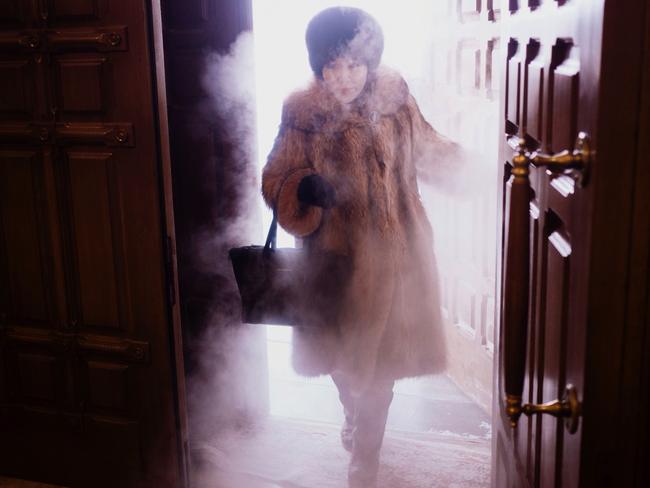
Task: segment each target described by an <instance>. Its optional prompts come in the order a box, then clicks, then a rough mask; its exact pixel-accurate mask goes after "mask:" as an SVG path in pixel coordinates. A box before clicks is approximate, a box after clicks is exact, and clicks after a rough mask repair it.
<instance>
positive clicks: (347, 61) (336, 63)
mask: <svg viewBox="0 0 650 488" xmlns="http://www.w3.org/2000/svg"><path fill="white" fill-rule="evenodd" d="M367 79H368V67H367V66H366V65H365V64H363V63H360V62H359V61H356V60H355V59H352V58H350V57H347V56H339V57H338V58H336V59H334V60H332V61H330V62H329V63H327V64H326V65H325V66H324V67H323V81H324V82H325V86H326V87H327V89H328V90H329V91H330V92H331V93H332V94H333V95H334V97H336V99H337V100H338V101H339V102H341V103H342V104H348V103H351V102H352V101H354V99H356V98H357V97H358V96H359V95H360V94H361V92H362V91H363V88H364V87H365V86H366V80H367Z"/></svg>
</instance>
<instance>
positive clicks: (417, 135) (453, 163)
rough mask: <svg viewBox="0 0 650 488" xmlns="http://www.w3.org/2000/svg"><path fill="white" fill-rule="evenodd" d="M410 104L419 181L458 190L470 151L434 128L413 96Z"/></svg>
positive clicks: (414, 156) (414, 154) (409, 100)
mask: <svg viewBox="0 0 650 488" xmlns="http://www.w3.org/2000/svg"><path fill="white" fill-rule="evenodd" d="M407 104H408V107H409V112H410V116H411V120H412V124H413V125H412V127H413V161H414V164H415V170H416V172H417V176H418V179H419V180H420V181H422V182H423V183H425V184H432V185H435V186H437V187H440V188H442V189H445V190H451V191H453V192H456V191H458V190H459V189H460V186H461V183H462V181H463V175H464V173H465V172H466V171H467V166H468V159H469V156H468V154H467V152H466V151H465V150H463V148H462V147H461V145H460V144H458V143H456V142H454V141H452V140H451V139H448V138H447V137H445V136H443V135H442V134H440V133H439V132H437V131H436V130H435V129H434V128H433V127H431V124H429V122H427V121H426V120H425V118H424V116H423V115H422V113H421V112H420V108H419V107H418V105H417V102H416V101H415V99H414V98H413V96H412V95H409V98H408V102H407Z"/></svg>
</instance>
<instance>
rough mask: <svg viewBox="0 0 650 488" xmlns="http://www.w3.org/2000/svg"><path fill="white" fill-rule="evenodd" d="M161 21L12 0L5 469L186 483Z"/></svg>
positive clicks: (2, 304)
mask: <svg viewBox="0 0 650 488" xmlns="http://www.w3.org/2000/svg"><path fill="white" fill-rule="evenodd" d="M152 7H153V8H152ZM158 18H159V14H158V13H157V9H156V2H153V3H150V2H148V1H144V0H138V1H135V0H133V1H132V0H119V1H118V0H110V1H109V0H38V1H36V0H34V1H28V0H22V1H21V0H15V1H9V2H1V3H0V29H1V30H0V93H1V97H0V219H1V220H0V250H1V252H0V283H1V285H0V358H1V361H0V430H1V431H2V435H1V436H0V472H2V473H3V474H6V475H10V476H16V477H21V478H25V479H31V480H39V481H44V482H51V483H56V484H62V485H65V486H71V487H88V486H93V487H99V486H107V487H108V486H110V487H116V486H124V487H127V486H143V487H144V486H152V487H153V486H182V485H183V469H182V467H183V457H182V431H183V425H184V424H183V421H182V413H181V412H182V406H183V399H182V397H181V398H179V397H178V395H177V392H178V391H179V389H180V390H181V391H182V389H181V387H180V386H179V384H180V385H182V376H181V374H182V364H181V363H180V362H178V364H177V360H176V359H177V357H178V356H175V355H177V354H178V347H177V341H175V339H174V338H175V337H177V336H178V334H175V333H174V331H177V327H178V325H179V324H178V322H177V321H174V320H173V317H174V316H175V314H174V312H173V306H174V302H175V291H174V289H173V286H172V285H173V275H169V276H168V275H167V273H166V269H169V270H171V269H172V261H173V256H172V251H173V233H172V232H171V220H170V218H169V215H168V214H166V213H165V211H164V208H165V206H169V205H170V204H171V198H170V197H171V194H170V192H169V191H168V192H167V193H165V191H164V189H163V188H164V186H165V183H164V182H166V181H168V179H169V178H168V170H169V168H168V165H167V166H166V165H165V164H163V163H162V161H164V159H163V158H164V156H165V142H164V139H162V141H163V142H161V138H164V124H161V123H160V121H159V119H158V115H159V114H158V113H157V109H158V108H160V107H159V106H158V99H157V98H156V90H157V84H158V83H159V82H161V79H160V78H156V73H159V72H160V69H161V68H160V66H159V65H156V63H155V62H154V36H155V34H156V32H157V31H159V30H160V26H159V22H157V21H156V19H158ZM154 21H156V22H154ZM156 29H157V30H156ZM152 34H153V35H152ZM159 38H160V36H158V40H159ZM159 64H160V63H159ZM161 88H162V90H163V93H164V85H163V86H162V87H161ZM163 109H164V107H163ZM173 324H175V327H174V328H173ZM177 374H178V376H176V375H177ZM177 380H179V381H180V383H177Z"/></svg>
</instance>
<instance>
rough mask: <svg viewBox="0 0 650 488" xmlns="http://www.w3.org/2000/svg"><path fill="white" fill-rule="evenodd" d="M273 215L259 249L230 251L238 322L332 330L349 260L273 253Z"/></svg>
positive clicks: (296, 252)
mask: <svg viewBox="0 0 650 488" xmlns="http://www.w3.org/2000/svg"><path fill="white" fill-rule="evenodd" d="M277 228H278V219H277V213H276V212H275V211H274V212H273V220H272V222H271V227H270V228H269V232H268V235H267V238H266V243H265V244H264V246H244V247H236V248H232V249H230V251H229V252H228V255H229V257H230V261H231V262H232V267H233V271H234V274H235V279H236V281H237V287H238V288H239V294H240V296H241V302H242V322H244V323H248V324H269V325H271V324H273V325H291V326H299V327H332V326H335V325H336V323H337V319H338V314H339V311H340V309H341V304H342V299H343V297H344V294H345V289H346V287H347V286H346V285H347V282H348V278H349V276H350V273H351V266H350V264H351V260H350V258H349V257H347V256H342V255H339V254H335V253H330V252H322V251H316V252H315V251H309V250H307V249H304V248H301V249H294V248H281V249H278V248H277V247H276V235H277Z"/></svg>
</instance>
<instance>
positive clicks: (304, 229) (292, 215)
mask: <svg viewBox="0 0 650 488" xmlns="http://www.w3.org/2000/svg"><path fill="white" fill-rule="evenodd" d="M311 174H315V171H313V170H311V169H299V170H297V171H294V172H293V173H291V174H290V175H289V176H288V177H287V179H286V180H284V183H282V186H281V187H280V193H279V194H278V204H277V208H278V222H279V224H280V225H281V226H282V227H283V228H284V229H285V230H286V231H287V232H289V233H290V234H293V235H294V236H296V237H305V236H308V235H309V234H311V233H312V232H314V231H315V230H316V229H318V227H319V226H320V223H321V219H322V217H323V209H322V208H320V207H315V206H312V205H304V204H302V203H300V202H299V201H298V198H297V197H296V195H297V194H298V185H299V184H300V180H302V179H303V178H304V177H305V176H308V175H311Z"/></svg>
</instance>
